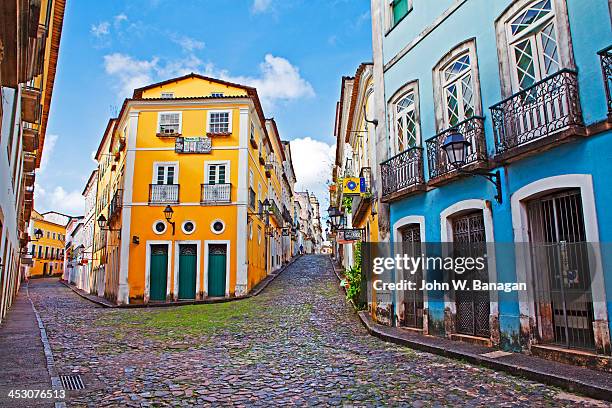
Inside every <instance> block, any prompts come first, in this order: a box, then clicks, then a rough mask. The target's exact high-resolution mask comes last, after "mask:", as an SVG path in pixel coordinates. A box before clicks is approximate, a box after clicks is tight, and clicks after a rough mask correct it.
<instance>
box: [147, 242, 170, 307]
mask: <svg viewBox="0 0 612 408" xmlns="http://www.w3.org/2000/svg"><path fill="white" fill-rule="evenodd" d="M149 285H150V286H149V287H150V290H149V299H150V300H157V301H165V300H166V288H167V286H168V246H167V245H151V274H150V277H149Z"/></svg>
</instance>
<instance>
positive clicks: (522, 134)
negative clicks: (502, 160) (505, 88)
mask: <svg viewBox="0 0 612 408" xmlns="http://www.w3.org/2000/svg"><path fill="white" fill-rule="evenodd" d="M491 116H492V118H493V132H494V135H495V151H496V153H497V154H501V153H505V152H507V151H509V150H511V149H514V148H517V147H519V146H523V145H526V144H528V143H530V142H532V141H534V140H537V139H540V138H543V137H547V136H550V135H551V134H554V133H556V132H558V131H561V130H565V129H567V128H569V127H570V126H582V125H583V124H584V122H583V120H582V109H581V106H580V96H579V93H578V73H577V72H576V71H573V70H570V69H562V70H560V71H559V72H557V73H555V74H553V75H550V76H548V77H547V78H544V79H542V80H541V81H538V82H536V83H535V84H533V85H532V86H530V87H528V88H525V89H523V90H522V91H519V92H517V93H515V94H514V95H512V96H510V97H508V98H506V99H504V100H503V101H501V102H499V103H498V104H496V105H493V106H491Z"/></svg>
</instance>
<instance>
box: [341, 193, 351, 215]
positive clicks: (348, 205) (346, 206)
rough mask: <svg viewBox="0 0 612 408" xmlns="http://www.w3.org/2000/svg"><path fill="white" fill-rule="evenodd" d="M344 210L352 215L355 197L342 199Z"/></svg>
mask: <svg viewBox="0 0 612 408" xmlns="http://www.w3.org/2000/svg"><path fill="white" fill-rule="evenodd" d="M342 208H344V211H345V212H346V213H347V214H350V213H351V211H352V208H353V197H351V196H344V197H342Z"/></svg>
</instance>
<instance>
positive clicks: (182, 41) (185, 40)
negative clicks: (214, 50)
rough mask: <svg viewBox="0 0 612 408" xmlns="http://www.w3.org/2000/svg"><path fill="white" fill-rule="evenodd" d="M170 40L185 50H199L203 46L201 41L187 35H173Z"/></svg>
mask: <svg viewBox="0 0 612 408" xmlns="http://www.w3.org/2000/svg"><path fill="white" fill-rule="evenodd" d="M172 41H173V42H174V43H176V44H178V45H179V46H180V47H181V48H182V49H183V51H185V52H193V51H196V50H201V49H203V48H204V46H205V44H204V42H203V41H199V40H196V39H195V38H191V37H187V36H177V35H173V36H172Z"/></svg>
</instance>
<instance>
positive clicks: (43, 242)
mask: <svg viewBox="0 0 612 408" xmlns="http://www.w3.org/2000/svg"><path fill="white" fill-rule="evenodd" d="M32 221H33V223H34V229H33V231H36V230H37V229H41V230H42V231H43V237H42V238H41V239H40V240H38V241H32V245H35V246H36V248H35V251H34V254H33V256H32V258H33V259H34V265H33V266H31V267H30V269H29V274H30V276H31V277H41V276H43V271H44V270H45V269H44V268H45V267H44V265H45V264H47V267H46V274H47V275H50V274H53V276H57V275H61V274H62V273H63V271H64V259H63V258H59V259H58V257H57V256H55V258H54V259H49V258H50V257H51V256H50V255H51V248H53V253H54V255H55V254H56V253H57V251H58V250H59V251H60V254H61V253H62V251H63V250H64V236H65V235H66V228H65V227H64V226H62V225H58V224H54V223H52V222H48V221H45V220H43V219H35V218H33V219H32ZM53 233H55V234H56V235H55V236H56V238H55V239H53ZM60 235H61V238H60ZM41 246H42V251H41V255H42V256H41V257H39V256H38V250H39V247H41ZM45 248H49V252H48V253H49V256H48V257H47V258H46V259H45ZM51 267H52V268H53V269H52V270H51Z"/></svg>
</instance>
